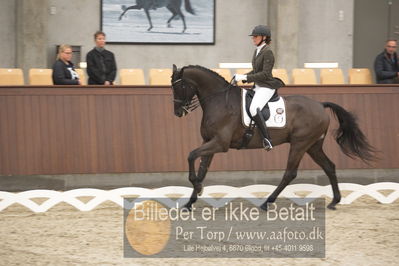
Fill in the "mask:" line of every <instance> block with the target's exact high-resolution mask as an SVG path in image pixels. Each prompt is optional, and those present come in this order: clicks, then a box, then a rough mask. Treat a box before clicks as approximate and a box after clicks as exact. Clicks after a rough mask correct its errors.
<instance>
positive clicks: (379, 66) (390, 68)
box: [374, 40, 399, 84]
mask: <svg viewBox="0 0 399 266" xmlns="http://www.w3.org/2000/svg"><path fill="white" fill-rule="evenodd" d="M396 47H397V42H396V40H387V42H386V44H385V49H384V51H383V52H382V53H380V54H379V55H378V56H377V57H376V59H375V61H374V71H375V75H376V80H377V83H380V84H394V83H399V64H398V55H397V54H396Z"/></svg>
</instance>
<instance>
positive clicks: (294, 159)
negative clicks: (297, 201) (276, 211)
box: [260, 144, 307, 211]
mask: <svg viewBox="0 0 399 266" xmlns="http://www.w3.org/2000/svg"><path fill="white" fill-rule="evenodd" d="M306 150H307V147H304V145H293V144H291V148H290V152H289V155H288V162H287V168H286V169H285V172H284V176H283V179H282V180H281V182H280V184H279V185H278V186H277V188H276V189H275V190H274V191H273V193H272V194H271V195H270V196H269V197H268V198H267V200H266V201H265V202H264V203H263V204H262V205H261V206H260V208H261V209H263V210H265V211H267V204H268V203H272V202H274V201H275V200H276V198H277V197H278V195H279V194H280V193H281V191H283V189H284V188H285V187H286V186H288V184H289V183H290V182H291V181H292V180H294V178H295V177H296V176H297V173H298V166H299V163H300V162H301V160H302V157H303V155H304V154H305V151H306Z"/></svg>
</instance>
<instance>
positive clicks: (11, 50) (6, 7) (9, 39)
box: [0, 0, 16, 67]
mask: <svg viewBox="0 0 399 266" xmlns="http://www.w3.org/2000/svg"><path fill="white" fill-rule="evenodd" d="M15 17H16V16H15V0H1V1H0V39H1V50H0V67H15V53H16V50H15V40H16V35H15V32H16V19H15Z"/></svg>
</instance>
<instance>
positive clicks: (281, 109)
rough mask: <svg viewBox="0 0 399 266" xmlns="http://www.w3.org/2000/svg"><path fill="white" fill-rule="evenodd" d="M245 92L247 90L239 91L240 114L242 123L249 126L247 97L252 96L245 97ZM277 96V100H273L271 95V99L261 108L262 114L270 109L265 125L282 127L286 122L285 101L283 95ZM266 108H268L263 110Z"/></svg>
mask: <svg viewBox="0 0 399 266" xmlns="http://www.w3.org/2000/svg"><path fill="white" fill-rule="evenodd" d="M247 92H248V91H247V90H242V93H241V100H242V101H241V114H242V123H243V124H244V126H246V127H249V123H250V121H251V118H250V116H249V115H248V112H247V99H248V98H252V97H247ZM250 93H251V92H250ZM277 97H278V100H276V101H273V99H274V98H275V97H274V96H273V97H272V99H271V101H269V102H268V103H267V104H266V106H265V107H264V108H263V110H262V113H263V114H267V113H268V111H269V110H270V116H269V117H268V119H267V121H266V126H267V127H274V128H279V127H284V126H285V124H286V112H285V102H284V99H283V97H281V96H277ZM267 108H268V109H269V110H265V109H267ZM266 118H267V117H265V119H266Z"/></svg>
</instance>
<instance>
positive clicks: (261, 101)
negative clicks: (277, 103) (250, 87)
mask: <svg viewBox="0 0 399 266" xmlns="http://www.w3.org/2000/svg"><path fill="white" fill-rule="evenodd" d="M254 91H255V96H254V98H253V100H252V103H251V106H250V107H249V112H250V113H251V115H252V116H255V115H256V114H257V112H256V109H258V108H259V109H260V110H262V109H263V107H264V106H265V105H266V104H267V102H268V101H269V100H270V99H271V98H272V96H273V94H274V90H273V89H270V88H266V87H259V86H258V85H255V88H254Z"/></svg>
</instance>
